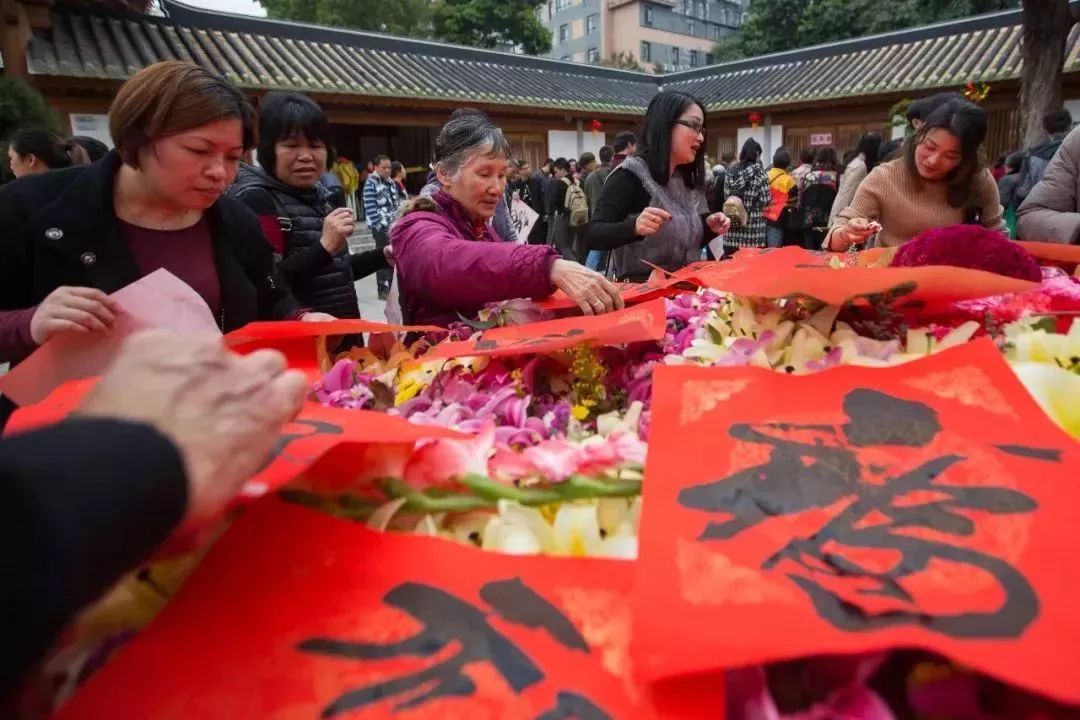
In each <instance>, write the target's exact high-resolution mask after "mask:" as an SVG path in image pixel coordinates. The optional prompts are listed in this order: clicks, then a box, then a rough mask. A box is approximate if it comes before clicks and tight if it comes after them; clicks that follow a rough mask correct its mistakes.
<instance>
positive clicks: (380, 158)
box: [371, 123, 449, 167]
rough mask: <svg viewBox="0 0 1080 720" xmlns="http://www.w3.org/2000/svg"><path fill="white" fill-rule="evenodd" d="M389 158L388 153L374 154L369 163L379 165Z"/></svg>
mask: <svg viewBox="0 0 1080 720" xmlns="http://www.w3.org/2000/svg"><path fill="white" fill-rule="evenodd" d="M448 124H449V123H448ZM389 159H390V156H389V155H376V156H375V159H374V160H372V161H371V164H372V165H373V166H375V167H379V165H381V164H382V161H383V160H389Z"/></svg>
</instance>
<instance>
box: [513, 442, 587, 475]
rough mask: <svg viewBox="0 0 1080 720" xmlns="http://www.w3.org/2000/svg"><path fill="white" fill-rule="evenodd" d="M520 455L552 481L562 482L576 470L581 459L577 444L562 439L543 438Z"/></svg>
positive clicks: (580, 451)
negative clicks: (543, 439) (542, 440)
mask: <svg viewBox="0 0 1080 720" xmlns="http://www.w3.org/2000/svg"><path fill="white" fill-rule="evenodd" d="M522 455H523V456H524V457H525V459H526V460H528V461H529V462H530V463H532V465H533V466H534V467H535V468H536V469H537V470H539V471H540V473H541V474H542V475H543V476H544V477H546V478H547V479H548V480H551V481H552V482H563V481H565V480H566V479H567V478H568V477H570V476H571V475H573V474H574V473H576V472H577V471H578V467H579V466H580V464H581V461H582V450H581V448H580V447H579V446H577V445H575V444H573V443H570V442H567V441H566V440H562V439H552V440H545V441H544V442H542V443H540V444H539V445H534V446H533V447H530V448H526V449H525V450H524V451H522Z"/></svg>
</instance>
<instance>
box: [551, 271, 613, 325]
mask: <svg viewBox="0 0 1080 720" xmlns="http://www.w3.org/2000/svg"><path fill="white" fill-rule="evenodd" d="M551 282H552V283H553V284H554V285H555V287H557V288H558V289H560V290H562V291H563V292H564V293H566V294H567V295H569V296H570V299H571V300H573V301H574V302H575V303H577V305H578V307H579V308H581V312H582V313H584V314H585V315H600V314H602V313H607V312H611V311H612V310H621V309H622V308H623V299H622V296H621V295H620V294H619V289H618V288H617V287H615V285H614V283H612V282H611V281H610V280H608V279H607V278H605V277H604V276H603V275H601V274H600V273H598V272H595V271H593V270H590V269H588V268H587V267H585V266H584V265H581V264H580V263H576V262H572V261H570V260H556V261H555V262H554V263H553V264H552V266H551Z"/></svg>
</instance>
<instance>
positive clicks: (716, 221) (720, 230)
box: [705, 212, 731, 235]
mask: <svg viewBox="0 0 1080 720" xmlns="http://www.w3.org/2000/svg"><path fill="white" fill-rule="evenodd" d="M705 222H706V223H707V224H708V226H709V229H710V230H712V232H713V234H714V235H727V234H728V230H731V218H729V217H728V216H727V215H725V214H724V213H722V212H718V213H713V214H712V215H710V216H709V217H707V218H705Z"/></svg>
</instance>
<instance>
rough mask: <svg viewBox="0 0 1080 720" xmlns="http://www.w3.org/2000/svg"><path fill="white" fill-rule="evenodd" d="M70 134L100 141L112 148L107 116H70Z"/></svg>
mask: <svg viewBox="0 0 1080 720" xmlns="http://www.w3.org/2000/svg"><path fill="white" fill-rule="evenodd" d="M70 117H71V134H72V135H82V136H84V137H92V138H94V139H95V140H100V141H101V142H103V143H105V144H106V145H107V146H109V147H110V148H111V147H112V146H113V143H112V137H111V136H110V135H109V116H108V115H82V114H80V115H76V114H74V113H72V114H71V116H70Z"/></svg>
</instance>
